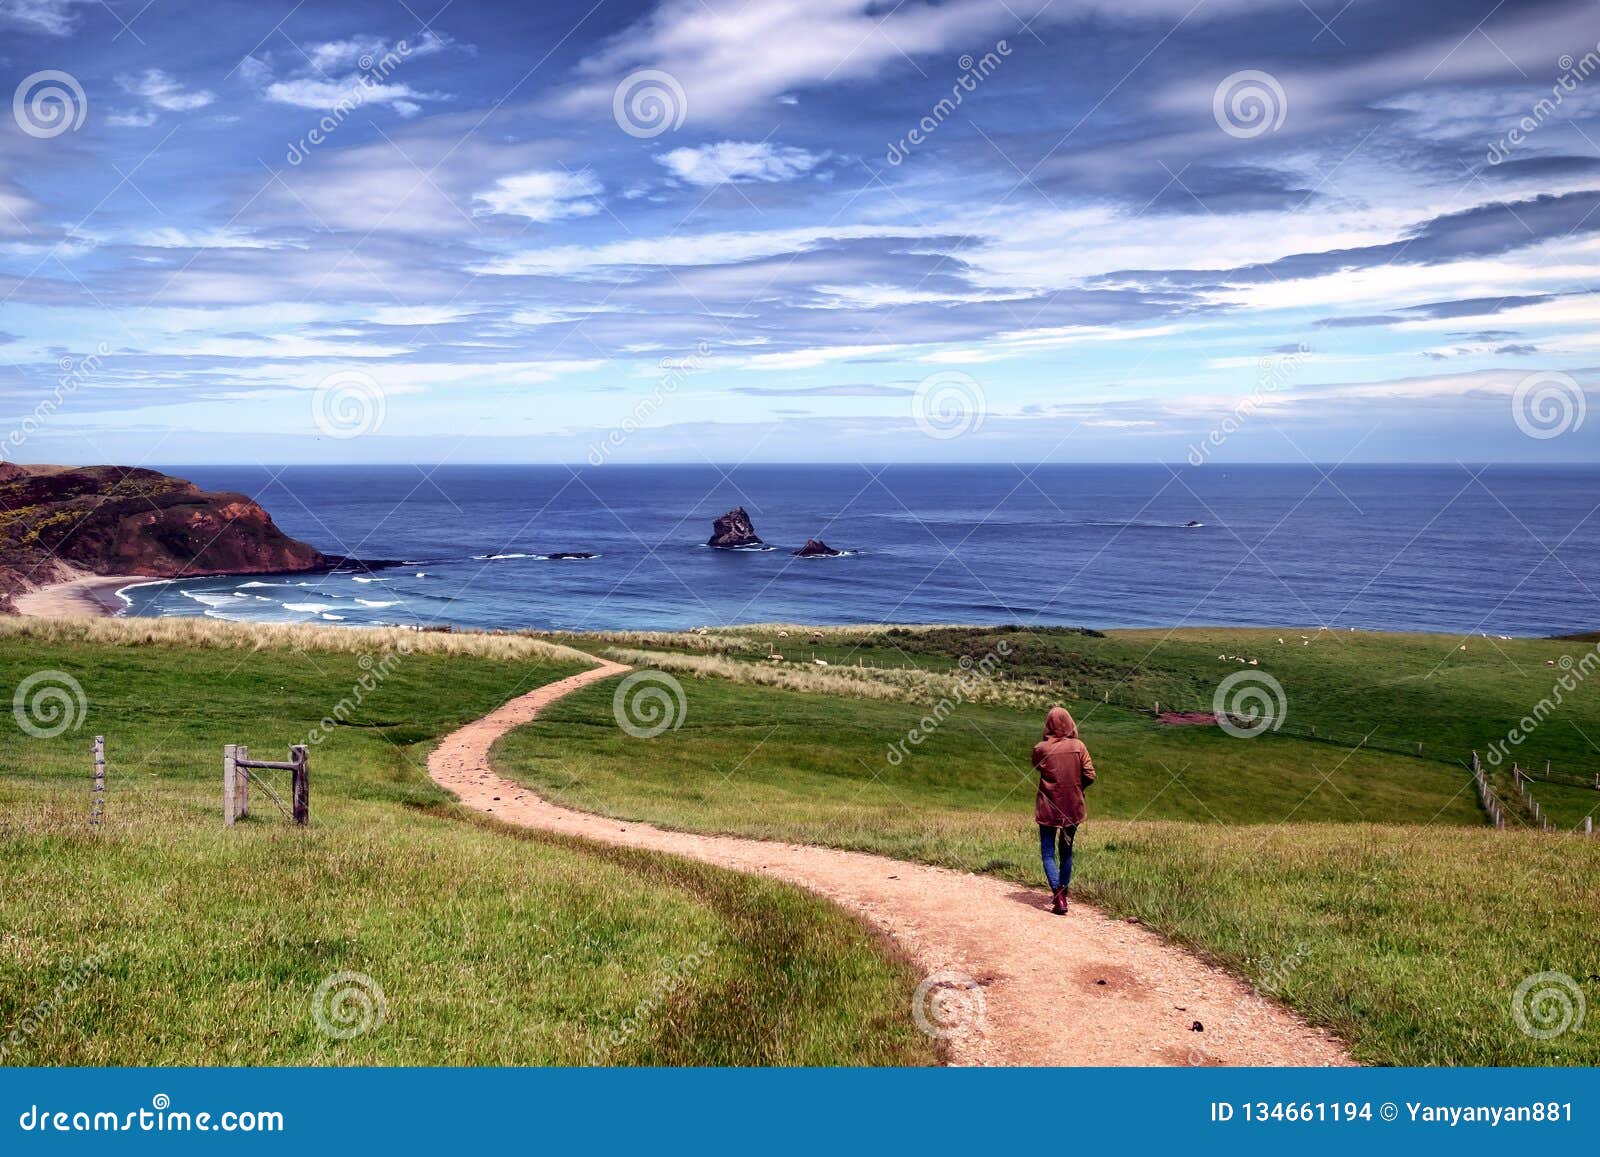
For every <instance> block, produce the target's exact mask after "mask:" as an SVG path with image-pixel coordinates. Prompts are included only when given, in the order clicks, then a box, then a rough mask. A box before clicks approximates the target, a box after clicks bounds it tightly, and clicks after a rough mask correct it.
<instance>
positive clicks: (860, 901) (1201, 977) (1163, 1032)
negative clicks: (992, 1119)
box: [428, 660, 1351, 1065]
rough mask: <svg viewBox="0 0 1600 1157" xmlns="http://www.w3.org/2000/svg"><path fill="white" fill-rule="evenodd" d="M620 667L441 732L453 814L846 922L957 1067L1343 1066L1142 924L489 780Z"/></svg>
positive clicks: (939, 875)
mask: <svg viewBox="0 0 1600 1157" xmlns="http://www.w3.org/2000/svg"><path fill="white" fill-rule="evenodd" d="M597 661H599V660H597ZM626 670H628V668H627V667H624V666H622V665H620V664H617V663H610V662H603V663H602V665H601V666H599V667H597V668H595V669H594V670H591V671H585V672H583V673H582V674H579V675H574V676H572V677H570V678H567V679H562V680H560V681H559V682H556V683H551V684H549V685H548V686H545V687H541V688H539V689H538V690H536V691H533V692H530V693H529V694H527V695H523V696H522V697H520V698H518V699H514V700H512V701H511V702H510V703H507V704H506V705H505V706H503V707H501V708H500V709H499V710H497V711H494V712H492V713H491V714H489V715H486V716H484V717H483V718H482V719H479V720H477V721H475V722H473V723H469V724H467V725H466V726H465V727H463V728H461V729H460V730H459V731H456V732H454V733H452V734H451V735H449V736H447V737H446V738H445V740H444V741H443V742H442V743H441V744H440V745H439V747H438V749H437V750H436V751H435V752H434V753H433V755H432V756H431V757H430V758H429V760H428V773H429V774H430V775H431V776H432V777H433V779H434V780H435V782H437V783H438V784H439V785H440V786H442V787H444V788H446V789H448V790H449V791H452V792H454V793H455V794H456V795H457V796H458V797H459V798H460V799H461V802H462V803H464V804H465V805H467V806H468V807H473V808H477V809H479V810H482V811H485V812H492V813H493V814H494V815H495V816H496V817H498V818H499V819H501V820H504V821H506V822H508V823H514V824H522V825H524V826H527V827H531V828H541V829H544V830H547V831H553V832H563V833H566V834H569V835H576V836H584V837H587V838H589V839H593V840H603V841H605V842H607V843H611V844H621V845H624V846H627V847H637V848H646V849H649V850H651V851H658V852H671V853H674V854H676V855H680V856H689V857H692V858H694V859H697V860H705V861H708V862H710V863H714V864H719V865H721V866H723V867H727V868H733V869H735V870H737V871H741V872H758V873H760V874H762V875H766V876H773V877H776V878H777V879H780V880H787V881H789V882H790V883H794V884H799V885H801V886H802V887H805V888H810V889H811V890H812V891H814V892H818V893H820V894H821V895H823V896H826V897H827V898H828V899H830V900H832V901H834V902H835V903H837V904H839V905H841V906H843V907H844V908H846V909H848V910H849V911H851V912H854V913H857V914H859V915H860V916H862V917H863V918H865V919H866V920H867V921H868V923H870V924H872V925H873V926H875V927H877V928H878V929H880V930H882V931H883V932H885V933H887V934H888V935H889V936H891V937H892V938H893V939H894V940H895V941H896V942H898V943H899V944H900V945H901V946H902V947H903V948H904V950H905V951H906V952H907V953H908V954H909V955H910V956H911V958H912V959H913V960H914V961H915V962H916V963H917V965H918V966H919V967H920V968H921V969H922V970H923V971H924V973H925V974H926V975H928V976H929V977H930V981H929V982H925V984H924V991H919V998H920V1004H921V1007H920V1008H919V1009H915V1010H908V1011H916V1012H918V1013H920V1018H919V1023H920V1024H925V1025H926V1026H928V1027H929V1028H932V1029H934V1030H935V1031H937V1032H938V1033H939V1034H940V1035H946V1036H947V1039H948V1040H949V1042H950V1049H951V1056H952V1059H953V1060H954V1061H955V1063H957V1064H979V1065H983V1064H988V1065H1184V1064H1224V1065H1339V1064H1350V1063H1351V1061H1350V1058H1349V1056H1348V1055H1347V1054H1346V1053H1345V1051H1344V1049H1343V1048H1342V1046H1341V1045H1340V1044H1339V1043H1338V1042H1337V1041H1336V1040H1334V1039H1332V1038H1331V1037H1329V1036H1328V1035H1327V1034H1325V1033H1322V1032H1320V1031H1318V1030H1315V1029H1312V1028H1309V1027H1307V1026H1306V1025H1305V1024H1304V1023H1302V1022H1301V1021H1299V1020H1298V1019H1297V1018H1296V1017H1295V1016H1294V1015H1293V1014H1292V1013H1289V1012H1286V1011H1285V1010H1283V1009H1282V1008H1279V1007H1278V1006H1276V1005H1274V1004H1272V1003H1270V1002H1269V1001H1266V1000H1264V999H1261V998H1259V997H1257V996H1256V995H1255V994H1254V993H1253V991H1252V990H1251V989H1250V987H1249V986H1248V985H1245V984H1244V983H1242V982H1241V981H1239V980H1237V979H1235V978H1234V977H1233V976H1231V975H1229V974H1228V973H1226V972H1222V971H1220V970H1219V969H1216V968H1213V967H1211V966H1209V965H1207V964H1205V963H1204V962H1202V961H1201V960H1199V959H1198V958H1196V957H1195V956H1193V955H1192V954H1190V953H1189V952H1187V951H1185V950H1183V949H1181V948H1177V947H1174V946H1173V945H1171V944H1169V943H1167V942H1166V941H1165V940H1163V939H1162V938H1161V937H1159V936H1157V935H1156V934H1155V933H1153V932H1151V931H1150V930H1148V929H1147V928H1144V927H1143V926H1141V925H1137V924H1130V923H1127V922H1125V921H1122V920H1116V919H1112V918H1110V917H1108V916H1105V915H1102V914H1101V913H1100V912H1098V911H1096V910H1095V909H1093V908H1089V907H1086V906H1084V905H1082V904H1078V903H1074V904H1073V906H1072V912H1071V914H1070V915H1068V916H1054V915H1052V914H1051V913H1050V911H1049V906H1048V897H1047V894H1046V893H1045V892H1044V891H1043V889H1042V888H1041V889H1027V888H1021V887H1019V886H1017V885H1015V884H1008V883H1006V882H1005V881H1003V880H996V879H992V878H990V877H986V876H974V875H968V874H966V873H963V872H954V871H949V870H947V869H943V868H931V867H924V866H922V865H919V864H909V863H902V862H901V861H899V860H891V859H886V858H884V857H882V856H874V855H868V854H865V853H861V852H843V851H835V850H832V849H829V848H817V847H810V846H807V845H801V844H782V843H773V842H768V841H763V840H752V839H743V838H739V837H734V836H700V835H693V834H690V833H686V832H676V831H667V830H664V829H662V828H656V827H652V826H650V825H649V824H640V823H629V822H626V821H622V820H614V819H607V818H604V817H602V816H596V815H591V814H589V813H587V812H578V811H573V810H571V809H570V808H564V807H560V806H557V805H556V804H552V803H550V802H548V801H546V800H544V799H543V798H541V797H540V796H538V795H537V794H536V793H534V792H533V791H532V790H530V789H528V788H526V787H523V786H521V785H519V784H516V783H513V782H512V781H510V780H507V779H502V778H501V777H500V776H498V775H496V774H494V772H492V771H490V769H489V748H490V746H491V745H492V744H493V743H494V741H495V740H496V739H498V738H499V737H500V736H502V735H504V734H505V733H506V732H507V731H510V730H511V729H512V728H514V727H518V726H521V725H522V724H524V723H527V722H528V721H529V720H531V719H533V718H534V716H535V715H537V714H538V713H539V711H540V709H541V708H543V707H544V706H545V705H546V704H549V703H551V702H553V701H555V700H556V699H559V698H561V697H562V696H563V695H567V694H569V693H571V692H573V691H576V690H578V689H579V688H580V687H583V686H586V685H588V684H590V683H593V682H595V681H596V680H600V679H607V678H610V677H612V676H614V675H618V674H620V673H622V672H624V671H626ZM974 982H975V983H974ZM1196 1022H1199V1023H1200V1024H1201V1025H1202V1026H1203V1029H1202V1031H1198V1032H1197V1031H1194V1028H1193V1026H1194V1024H1195V1023H1196ZM925 1031H926V1030H925Z"/></svg>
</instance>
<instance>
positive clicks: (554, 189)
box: [472, 169, 602, 221]
mask: <svg viewBox="0 0 1600 1157" xmlns="http://www.w3.org/2000/svg"><path fill="white" fill-rule="evenodd" d="M601 192H602V189H601V186H600V182H599V181H597V180H595V179H594V177H593V175H591V174H590V173H588V172H581V173H569V172H566V171H564V170H561V169H534V170H532V171H531V172H527V173H517V174H515V175H513V176H510V177H501V178H500V179H499V180H498V181H496V182H495V183H494V187H493V188H492V189H489V190H487V191H485V192H482V193H478V194H476V195H475V196H474V197H473V198H472V199H473V200H474V201H476V202H478V203H479V204H481V205H483V206H484V211H485V212H489V213H504V214H506V215H508V216H513V217H526V218H527V219H528V220H529V221H557V220H560V219H562V218H564V217H589V216H592V215H594V214H595V213H598V212H599V211H600V202H599V201H598V200H597V199H596V198H598V197H599V195H600V193H601Z"/></svg>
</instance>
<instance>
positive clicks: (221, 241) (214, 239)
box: [133, 227, 286, 249]
mask: <svg viewBox="0 0 1600 1157" xmlns="http://www.w3.org/2000/svg"><path fill="white" fill-rule="evenodd" d="M133 243H134V244H135V245H143V246H146V247H147V248H151V249H283V248H286V245H285V243H284V242H281V241H269V240H265V239H263V238H260V237H254V236H252V235H251V234H249V233H247V232H245V231H244V230H241V229H209V230H205V231H203V232H190V231H187V230H184V229H177V228H172V227H168V228H164V229H147V230H145V231H144V232H143V233H139V234H136V235H135V236H134V238H133Z"/></svg>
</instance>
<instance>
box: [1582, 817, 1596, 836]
mask: <svg viewBox="0 0 1600 1157" xmlns="http://www.w3.org/2000/svg"><path fill="white" fill-rule="evenodd" d="M1583 834H1584V835H1586V836H1592V835H1594V817H1593V816H1584V817H1583Z"/></svg>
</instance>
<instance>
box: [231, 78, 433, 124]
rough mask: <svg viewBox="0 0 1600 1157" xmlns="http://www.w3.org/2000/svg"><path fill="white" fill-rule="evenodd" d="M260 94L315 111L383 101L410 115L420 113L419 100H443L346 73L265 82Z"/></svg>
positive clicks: (411, 89) (396, 110) (414, 90)
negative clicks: (337, 77)
mask: <svg viewBox="0 0 1600 1157" xmlns="http://www.w3.org/2000/svg"><path fill="white" fill-rule="evenodd" d="M262 95H263V96H265V97H266V98H267V99H268V100H270V101H272V102H273V103H274V104H286V105H290V106H291V107H293V108H309V109H315V110H317V111H319V112H326V111H328V110H330V109H334V108H337V107H339V106H341V105H347V106H350V107H353V108H360V107H362V106H363V105H369V104H386V105H388V106H389V107H390V108H392V109H394V111H395V112H397V113H399V114H400V115H401V116H403V117H414V116H416V115H417V114H418V113H419V112H421V111H422V105H421V104H420V103H419V102H421V101H425V100H443V99H445V98H444V97H443V95H442V94H439V93H428V92H418V91H417V90H416V89H414V88H412V87H411V86H410V85H409V84H380V83H378V82H377V81H374V80H372V79H371V78H370V77H366V76H349V77H345V78H344V79H342V80H325V79H323V78H321V77H315V76H301V77H294V78H291V79H289V80H275V81H273V82H272V83H271V84H269V85H267V87H266V89H265V90H264V91H263V92H262Z"/></svg>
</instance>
